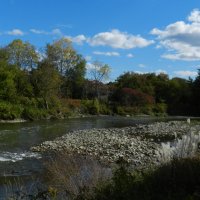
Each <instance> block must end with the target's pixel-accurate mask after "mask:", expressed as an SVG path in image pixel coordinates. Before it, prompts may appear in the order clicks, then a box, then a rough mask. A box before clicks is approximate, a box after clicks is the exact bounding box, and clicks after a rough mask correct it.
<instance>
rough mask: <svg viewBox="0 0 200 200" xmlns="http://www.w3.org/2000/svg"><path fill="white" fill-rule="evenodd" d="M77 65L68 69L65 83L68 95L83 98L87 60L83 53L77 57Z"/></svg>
mask: <svg viewBox="0 0 200 200" xmlns="http://www.w3.org/2000/svg"><path fill="white" fill-rule="evenodd" d="M77 61H78V62H77V65H75V66H74V67H71V68H69V69H68V70H66V75H65V78H64V85H65V88H66V90H67V91H66V92H65V94H66V96H71V97H72V98H82V96H83V88H84V83H85V73H86V61H85V59H83V57H82V56H81V55H78V57H77Z"/></svg>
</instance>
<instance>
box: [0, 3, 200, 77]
mask: <svg viewBox="0 0 200 200" xmlns="http://www.w3.org/2000/svg"><path fill="white" fill-rule="evenodd" d="M0 19H1V20H0V45H2V46H3V45H6V44H8V43H9V42H10V41H12V40H13V39H16V38H20V39H22V40H24V41H29V42H31V43H32V44H34V45H35V46H36V47H37V48H38V49H40V48H41V47H44V46H45V45H46V44H47V43H51V42H53V41H54V40H57V39H59V38H61V37H69V38H70V39H71V40H72V42H73V46H74V48H75V49H76V50H77V51H78V52H79V53H80V54H82V55H83V56H84V57H85V58H86V59H87V61H88V65H87V66H88V68H90V67H91V66H92V64H91V63H92V62H93V61H95V60H98V61H101V62H103V63H106V64H108V65H110V66H111V68H112V73H111V80H115V79H116V77H118V76H119V75H120V74H122V73H124V72H127V71H134V72H138V73H145V72H156V73H159V72H166V73H168V74H169V75H170V77H174V76H178V77H183V78H188V77H189V76H190V77H195V75H196V73H197V69H198V68H200V2H199V0H1V6H0Z"/></svg>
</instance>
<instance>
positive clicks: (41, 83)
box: [32, 61, 60, 109]
mask: <svg viewBox="0 0 200 200" xmlns="http://www.w3.org/2000/svg"><path fill="white" fill-rule="evenodd" d="M32 83H33V86H34V93H35V96H36V97H39V98H42V99H43V107H44V108H46V109H49V105H50V103H51V102H52V100H53V99H54V98H56V97H57V96H58V92H59V85H60V75H59V74H58V72H57V70H56V69H55V68H54V66H53V65H52V64H51V63H49V62H47V61H43V62H42V63H40V65H39V66H38V69H36V70H34V71H33V74H32Z"/></svg>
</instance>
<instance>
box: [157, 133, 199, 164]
mask: <svg viewBox="0 0 200 200" xmlns="http://www.w3.org/2000/svg"><path fill="white" fill-rule="evenodd" d="M199 145H200V132H197V133H195V132H190V133H189V134H187V135H184V136H183V137H182V139H176V140H175V141H173V142H167V143H162V144H161V148H160V149H159V151H158V157H159V161H160V162H169V161H170V160H172V159H180V158H188V157H193V156H196V154H197V152H198V150H199Z"/></svg>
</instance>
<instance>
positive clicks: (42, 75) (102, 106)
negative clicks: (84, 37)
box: [0, 38, 200, 119]
mask: <svg viewBox="0 0 200 200" xmlns="http://www.w3.org/2000/svg"><path fill="white" fill-rule="evenodd" d="M86 70H87V69H86V60H85V59H84V57H83V56H82V55H80V54H78V53H77V51H76V50H75V49H74V48H73V46H72V43H71V41H70V40H68V39H66V38H62V39H59V40H56V41H54V42H53V43H51V44H47V45H46V46H45V47H44V48H43V51H42V52H39V51H37V50H36V48H35V46H34V45H32V44H30V43H29V42H24V41H22V40H19V39H17V40H14V41H12V42H11V43H9V44H8V45H6V46H3V47H1V48H0V118H1V119H15V118H26V119H41V118H48V117H56V118H57V117H65V116H68V115H69V114H72V113H73V112H77V113H82V114H84V113H89V114H121V115H127V114H141V113H142V114H165V113H168V114H171V115H196V116H198V115H199V114H200V102H199V97H200V71H199V74H198V76H197V77H196V78H195V79H194V80H192V79H189V80H186V79H181V78H172V79H169V77H168V75H166V74H162V73H161V74H158V75H156V74H155V73H147V74H137V73H134V72H126V73H124V74H122V75H120V76H119V77H118V78H117V79H116V80H115V81H114V82H109V83H105V80H106V79H107V80H108V78H109V74H110V66H108V65H106V64H103V63H101V62H98V61H95V62H94V63H93V64H92V68H91V70H90V78H86Z"/></svg>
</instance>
